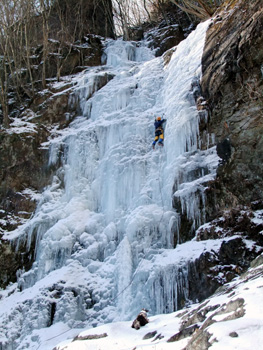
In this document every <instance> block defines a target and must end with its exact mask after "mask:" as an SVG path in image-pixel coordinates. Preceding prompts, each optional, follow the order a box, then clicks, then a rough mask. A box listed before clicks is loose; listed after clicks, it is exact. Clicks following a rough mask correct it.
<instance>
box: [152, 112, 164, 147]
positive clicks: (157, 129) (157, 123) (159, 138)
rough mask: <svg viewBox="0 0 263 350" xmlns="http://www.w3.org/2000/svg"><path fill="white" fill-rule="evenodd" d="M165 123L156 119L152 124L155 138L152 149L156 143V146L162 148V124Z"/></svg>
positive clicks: (158, 118) (160, 119)
mask: <svg viewBox="0 0 263 350" xmlns="http://www.w3.org/2000/svg"><path fill="white" fill-rule="evenodd" d="M165 122H166V119H162V118H161V117H157V118H156V119H155V122H154V127H155V138H154V141H153V144H152V145H153V149H154V148H155V144H156V142H158V145H160V146H163V139H164V135H163V123H165Z"/></svg>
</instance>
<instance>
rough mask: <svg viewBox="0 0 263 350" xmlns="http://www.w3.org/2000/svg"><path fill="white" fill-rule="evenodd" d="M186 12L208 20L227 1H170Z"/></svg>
mask: <svg viewBox="0 0 263 350" xmlns="http://www.w3.org/2000/svg"><path fill="white" fill-rule="evenodd" d="M170 1H171V2H172V3H174V4H175V5H176V6H178V7H179V8H180V9H181V10H183V11H184V12H187V13H189V14H192V15H194V16H196V17H198V18H200V19H202V20H203V19H206V18H209V17H211V16H212V15H213V13H214V12H215V11H216V9H217V8H218V7H219V6H220V5H221V4H222V3H224V1H225V0H170Z"/></svg>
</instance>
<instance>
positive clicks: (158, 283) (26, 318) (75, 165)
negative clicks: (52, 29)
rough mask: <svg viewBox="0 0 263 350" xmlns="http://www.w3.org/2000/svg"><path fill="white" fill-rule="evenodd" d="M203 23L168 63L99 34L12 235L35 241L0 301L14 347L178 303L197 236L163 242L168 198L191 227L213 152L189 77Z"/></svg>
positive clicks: (196, 65) (170, 222)
mask: <svg viewBox="0 0 263 350" xmlns="http://www.w3.org/2000/svg"><path fill="white" fill-rule="evenodd" d="M207 25H208V23H207V22H206V23H202V24H200V25H199V26H198V28H197V29H196V30H195V31H194V32H193V33H191V34H190V35H189V37H188V38H187V39H186V40H184V41H183V42H182V43H181V44H180V45H178V47H177V49H176V50H175V52H174V54H173V56H172V58H171V61H170V63H169V64H168V65H167V66H165V65H164V61H163V57H159V58H154V55H153V53H152V52H151V51H150V50H149V49H148V48H147V47H145V46H143V45H141V46H137V45H136V43H130V42H123V41H121V40H118V41H109V42H108V45H107V48H106V55H107V65H106V66H102V67H96V68H90V69H89V70H87V71H86V72H85V73H82V74H80V75H78V76H77V77H76V78H75V79H76V81H77V85H76V88H75V92H74V94H73V95H72V103H73V102H74V103H76V101H77V102H78V104H79V106H80V113H79V114H80V115H79V117H77V118H76V119H75V120H74V121H73V122H72V123H71V125H70V127H68V128H67V129H65V130H63V131H62V132H61V133H60V135H59V136H57V137H56V138H54V139H53V140H52V141H50V161H49V162H50V164H56V163H57V162H59V161H60V162H61V164H62V166H61V167H60V169H59V171H58V172H57V174H56V176H54V179H53V183H52V185H51V186H50V187H49V188H47V189H46V190H45V192H44V193H43V195H42V197H41V200H40V202H39V205H38V209H37V211H36V213H35V215H34V217H33V218H32V219H31V220H30V221H29V222H28V223H27V224H26V225H25V226H23V227H20V228H19V229H18V230H17V231H16V232H14V233H13V237H15V236H19V235H20V236H21V240H22V239H25V234H24V233H25V232H26V237H27V240H28V245H30V240H31V239H33V237H36V244H37V250H36V259H35V263H34V265H33V267H32V269H31V270H30V271H28V272H27V273H21V276H20V279H19V282H18V288H17V290H15V292H14V293H13V294H11V295H10V296H5V297H3V299H2V300H1V301H0V304H1V305H0V310H1V315H2V317H1V319H2V321H1V322H2V324H1V326H2V328H3V329H5V328H6V327H7V323H6V324H5V322H6V321H5V316H4V314H5V312H6V313H7V314H9V320H11V321H9V328H8V329H9V330H8V331H6V333H5V334H6V335H5V336H6V339H7V338H8V337H9V339H12V338H16V334H17V333H18V331H17V330H18V329H20V331H19V333H21V334H22V338H21V339H23V338H24V340H23V342H21V343H20V345H17V347H14V348H17V349H24V348H26V347H25V345H24V344H26V340H25V339H27V335H28V334H31V333H32V334H35V339H36V340H37V337H38V335H37V334H38V333H37V331H36V329H41V328H45V327H47V326H48V325H49V326H50V325H51V324H53V325H54V324H56V323H59V322H63V323H64V324H67V325H68V327H70V328H78V327H79V328H81V327H84V326H87V325H90V326H94V325H97V324H101V323H105V322H111V321H113V320H115V321H116V320H128V319H131V318H132V317H133V316H134V315H135V314H136V313H137V312H138V310H140V308H141V307H146V308H148V309H149V310H150V312H151V314H156V313H166V312H172V311H174V310H176V308H177V306H178V300H177V296H178V294H180V295H183V296H184V297H185V298H186V299H187V296H188V290H187V261H188V260H189V259H194V258H196V257H198V256H199V255H200V253H201V252H202V251H203V250H204V249H206V244H205V243H199V244H198V243H197V242H196V243H194V242H192V244H191V245H188V244H187V243H186V244H184V245H182V246H180V245H179V246H178V247H177V248H176V249H173V248H174V239H175V235H176V236H178V237H179V241H180V235H179V233H178V232H176V227H178V226H179V223H180V217H179V216H178V213H176V211H175V210H174V209H173V207H172V199H173V195H174V196H176V197H177V198H180V201H181V205H182V208H183V210H184V211H185V212H186V213H187V215H188V217H189V218H191V219H192V220H193V223H194V225H195V227H196V228H197V227H198V226H199V225H200V224H201V223H202V219H203V218H202V215H203V214H202V211H200V210H199V207H200V195H199V196H197V195H196V193H197V192H199V193H201V194H202V192H203V191H204V187H203V185H202V183H205V182H206V181H208V180H210V179H212V178H213V177H214V176H215V171H216V166H217V163H218V159H217V156H216V152H215V149H214V148H211V149H209V150H207V151H200V150H198V129H199V118H198V113H197V110H196V107H195V102H194V98H193V91H191V84H192V82H193V80H196V79H199V77H200V74H201V67H200V61H201V55H202V50H203V45H204V38H205V32H206V28H207ZM105 79H106V80H107V79H108V80H109V81H108V83H107V84H106V85H104V84H102V85H104V86H103V87H101V85H100V84H101V82H102V81H103V80H105ZM157 115H163V116H164V117H165V118H166V119H167V123H166V127H165V146H164V148H162V149H161V148H159V149H158V148H157V149H156V150H155V151H153V150H152V149H151V143H152V141H153V135H154V128H153V122H154V118H155V117H156V116H157ZM193 173H195V174H197V173H199V174H200V175H199V176H197V178H196V177H194V176H193ZM175 184H176V185H177V186H176V187H177V188H176V189H175V187H174V186H175ZM174 191H175V193H173V192H174ZM201 197H202V196H201ZM201 201H202V202H204V201H205V199H204V198H202V199H201ZM9 238H10V237H9ZM180 247H181V248H180ZM19 291H20V292H19ZM60 291H63V293H62V292H61V294H60ZM10 303H12V309H11V310H8V309H7V308H8V305H9V304H10ZM10 324H11V325H13V328H12V327H11V328H10ZM21 329H22V330H21ZM16 332H17V333H16ZM32 337H33V336H32ZM32 337H31V339H32ZM3 339H4V340H3ZM0 341H3V344H4V341H5V338H3V337H2V340H0ZM27 341H29V340H28V339H27ZM31 341H32V340H31ZM31 346H32V347H30V348H31V349H35V348H37V346H38V343H37V342H36V347H34V346H33V345H31ZM6 349H9V348H6ZM10 349H11V348H10ZM43 349H44V348H43Z"/></svg>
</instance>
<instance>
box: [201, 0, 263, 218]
mask: <svg viewBox="0 0 263 350" xmlns="http://www.w3.org/2000/svg"><path fill="white" fill-rule="evenodd" d="M225 4H226V7H225V9H224V11H222V12H220V13H219V14H218V15H217V16H216V17H215V18H214V20H213V22H212V24H211V26H210V28H209V30H208V32H207V38H206V46H205V51H204V55H203V62H202V63H203V78H202V82H201V85H202V90H203V94H204V97H205V98H206V99H207V101H208V105H209V109H210V115H209V123H208V127H207V130H206V132H207V133H209V134H210V135H211V134H214V135H215V140H216V143H217V144H218V146H217V147H218V155H219V156H220V157H221V158H222V165H221V166H220V167H219V169H218V176H217V179H216V181H215V182H214V184H211V187H210V189H211V192H210V194H208V197H209V200H210V205H211V207H210V209H208V211H209V213H208V217H213V216H215V215H216V213H217V212H218V210H224V209H225V208H230V207H234V206H235V205H237V204H242V205H250V203H251V202H252V201H256V200H261V199H262V197H263V186H262V185H263V183H262V181H263V167H262V160H263V152H262V150H263V139H262V131H263V118H262V117H263V110H262V105H263V72H262V71H263V65H262V63H263V11H262V1H261V0H256V1H253V2H252V1H226V2H225ZM212 202H213V203H214V208H213V209H212V206H213V204H212ZM215 203H216V204H215Z"/></svg>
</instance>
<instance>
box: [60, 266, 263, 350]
mask: <svg viewBox="0 0 263 350" xmlns="http://www.w3.org/2000/svg"><path fill="white" fill-rule="evenodd" d="M261 260H262V259H261ZM261 262H262V261H261ZM262 288H263V266H262V265H260V266H259V267H256V268H253V269H250V270H249V271H248V273H246V274H245V275H244V276H242V277H241V278H238V279H236V280H235V281H233V282H231V283H229V284H227V285H225V286H224V288H223V289H222V290H221V291H219V292H218V293H217V294H216V295H215V296H213V297H211V298H210V299H207V300H204V301H203V302H202V303H201V304H199V305H193V306H191V307H190V308H187V309H185V310H184V312H182V311H178V312H174V313H171V314H168V315H156V316H153V317H150V318H149V321H150V322H149V323H148V324H147V325H146V326H144V327H141V328H140V329H139V330H135V329H133V328H131V324H132V320H131V321H127V322H116V323H111V324H106V325H103V326H100V327H97V328H94V329H88V330H86V331H83V332H81V333H80V334H78V336H77V338H76V339H74V340H73V339H71V340H67V341H64V342H62V343H60V344H59V345H57V347H56V350H66V349H67V350H99V349H100V350H111V349H112V350H113V349H114V350H132V349H141V350H143V349H149V350H169V349H173V350H183V349H185V347H186V345H187V344H188V343H189V344H191V346H192V347H191V349H200V348H202V349H208V346H207V347H206V346H205V345H206V344H207V343H206V336H205V334H206V333H207V334H208V341H209V343H210V344H211V346H209V349H211V350H222V349H224V350H234V349H239V350H249V349H254V350H260V349H262V342H263V317H262V314H263V297H262ZM200 315H202V316H203V319H201V317H200ZM198 316H199V318H198ZM191 319H192V322H191V321H190V322H189V320H191ZM186 322H188V324H187V327H184V329H188V332H185V333H184V332H183V331H182V328H183V323H186ZM191 326H197V327H198V328H197V327H196V330H195V332H194V333H193V334H191V331H190V332H189V330H190V329H191ZM180 331H181V333H179V332H180ZM147 335H148V336H147ZM175 335H178V337H177V338H176V339H178V340H173V341H172V339H171V338H172V337H173V336H175ZM179 335H180V336H179ZM95 337H97V339H94V338H95ZM81 338H82V339H81ZM92 338H93V339H92ZM174 338H175V337H174ZM168 340H170V341H168ZM201 343H202V344H203V346H202V347H200V344H201ZM189 346H190V345H189Z"/></svg>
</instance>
